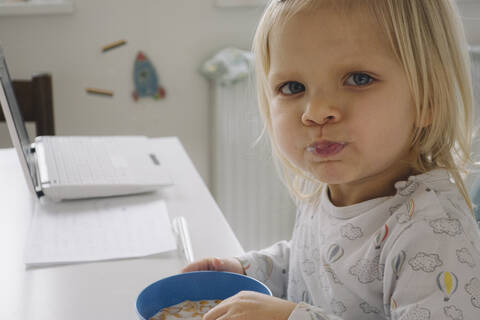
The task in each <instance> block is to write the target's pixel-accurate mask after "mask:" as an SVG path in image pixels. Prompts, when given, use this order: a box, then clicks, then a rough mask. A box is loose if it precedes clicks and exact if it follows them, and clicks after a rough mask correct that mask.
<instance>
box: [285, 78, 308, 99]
mask: <svg viewBox="0 0 480 320" xmlns="http://www.w3.org/2000/svg"><path fill="white" fill-rule="evenodd" d="M279 91H280V93H282V94H284V95H286V96H289V95H293V94H297V93H299V92H302V91H305V86H304V85H303V84H301V83H300V82H296V81H289V82H287V83H284V84H283V85H282V86H281V87H280V89H279Z"/></svg>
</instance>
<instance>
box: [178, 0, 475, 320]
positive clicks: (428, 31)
mask: <svg viewBox="0 0 480 320" xmlns="http://www.w3.org/2000/svg"><path fill="white" fill-rule="evenodd" d="M452 2H453V0H362V1H360V0H284V1H278V0H274V1H271V3H270V4H269V5H268V7H267V9H266V11H265V13H264V16H263V18H262V20H261V22H260V24H259V26H258V29H257V32H256V35H255V39H254V52H255V55H256V63H257V86H258V95H259V104H260V110H261V113H262V115H263V117H264V119H265V124H266V128H267V129H268V132H269V135H270V140H271V142H272V146H273V152H274V155H275V156H276V157H277V158H278V159H279V160H280V163H281V164H282V168H283V173H284V177H285V181H286V184H287V185H288V186H289V188H290V190H291V192H292V194H293V195H294V196H295V198H296V200H297V204H298V211H297V219H296V224H295V228H294V231H293V236H292V239H291V240H290V241H288V242H286V241H282V242H279V243H277V244H275V245H273V246H272V247H270V248H267V249H264V250H261V251H258V252H249V253H247V254H246V255H245V256H242V257H238V258H232V259H218V258H211V259H204V260H201V261H198V262H195V263H193V264H191V265H189V266H187V267H186V268H185V269H184V270H183V271H185V272H187V271H194V270H205V269H207V270H212V269H214V270H225V271H231V272H238V273H245V274H247V275H249V276H252V277H254V278H256V279H258V280H260V281H262V282H264V283H265V284H267V285H268V286H269V287H270V288H271V290H272V292H273V294H274V296H275V297H268V296H265V295H262V294H256V293H252V292H242V293H240V294H238V295H236V296H234V297H232V298H229V299H226V300H225V301H224V302H222V303H221V304H220V305H218V306H217V307H216V308H214V309H212V310H211V311H210V312H209V313H207V314H206V315H205V317H204V319H205V320H214V319H222V320H226V319H236V320H239V319H248V320H255V319H269V320H272V319H290V320H293V319H295V320H296V319H299V320H300V319H302V320H303V319H331V320H333V319H352V320H363V319H402V320H427V319H432V320H433V319H435V320H437V319H449V320H450V319H451V320H462V319H465V320H467V319H480V236H479V232H478V230H477V226H476V224H475V222H474V219H473V217H472V213H471V212H472V208H471V204H470V200H469V197H468V194H467V191H466V188H465V186H464V184H463V182H462V178H461V176H460V173H461V172H463V171H464V169H465V168H466V165H467V164H468V161H469V147H470V137H471V124H470V120H471V119H472V117H471V113H472V110H471V109H472V86H471V78H470V74H469V63H468V54H467V46H466V42H465V36H464V34H463V29H462V26H461V21H460V20H459V17H458V15H457V13H456V11H455V8H454V7H453V6H454V4H453V3H452Z"/></svg>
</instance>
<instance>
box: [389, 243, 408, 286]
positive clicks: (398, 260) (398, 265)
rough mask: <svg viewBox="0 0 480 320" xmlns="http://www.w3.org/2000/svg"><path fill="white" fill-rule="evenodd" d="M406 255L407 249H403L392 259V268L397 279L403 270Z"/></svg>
mask: <svg viewBox="0 0 480 320" xmlns="http://www.w3.org/2000/svg"><path fill="white" fill-rule="evenodd" d="M406 257H407V254H406V253H405V251H403V250H401V251H400V253H399V254H397V255H396V256H395V258H393V260H392V270H393V273H394V274H395V276H396V277H397V279H398V277H399V275H400V271H402V267H403V263H404V262H405V258H406Z"/></svg>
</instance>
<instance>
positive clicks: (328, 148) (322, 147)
mask: <svg viewBox="0 0 480 320" xmlns="http://www.w3.org/2000/svg"><path fill="white" fill-rule="evenodd" d="M346 145H347V144H346V143H342V142H331V141H320V142H315V143H312V144H311V145H309V146H308V147H307V148H306V150H307V151H308V152H311V153H313V154H314V155H316V156H320V157H331V156H333V155H335V154H337V153H339V152H340V151H342V150H343V148H345V146H346Z"/></svg>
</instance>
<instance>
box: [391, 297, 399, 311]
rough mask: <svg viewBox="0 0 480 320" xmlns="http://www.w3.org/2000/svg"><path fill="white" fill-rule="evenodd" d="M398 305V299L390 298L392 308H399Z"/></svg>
mask: <svg viewBox="0 0 480 320" xmlns="http://www.w3.org/2000/svg"><path fill="white" fill-rule="evenodd" d="M397 307H398V304H397V301H395V299H393V297H391V298H390V308H392V310H395V309H397Z"/></svg>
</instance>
